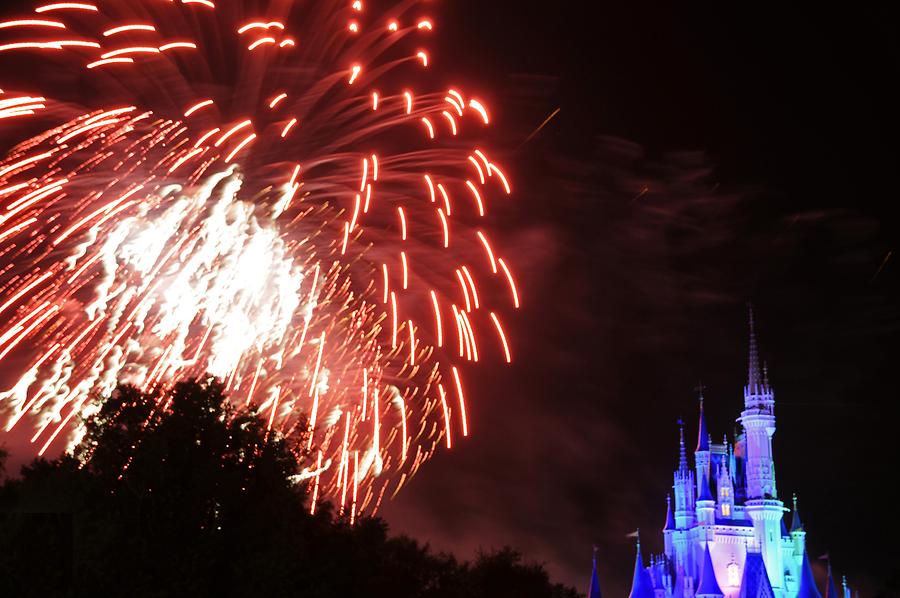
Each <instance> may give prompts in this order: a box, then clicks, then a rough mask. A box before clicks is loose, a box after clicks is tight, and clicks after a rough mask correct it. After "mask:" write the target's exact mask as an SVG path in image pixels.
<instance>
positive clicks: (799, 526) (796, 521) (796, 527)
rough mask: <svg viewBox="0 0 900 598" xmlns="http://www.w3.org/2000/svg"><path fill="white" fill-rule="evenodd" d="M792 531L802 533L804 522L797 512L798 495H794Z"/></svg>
mask: <svg viewBox="0 0 900 598" xmlns="http://www.w3.org/2000/svg"><path fill="white" fill-rule="evenodd" d="M791 531H792V532H802V531H803V521H801V520H800V511H799V510H797V495H796V494H795V495H794V512H793V514H792V515H791Z"/></svg>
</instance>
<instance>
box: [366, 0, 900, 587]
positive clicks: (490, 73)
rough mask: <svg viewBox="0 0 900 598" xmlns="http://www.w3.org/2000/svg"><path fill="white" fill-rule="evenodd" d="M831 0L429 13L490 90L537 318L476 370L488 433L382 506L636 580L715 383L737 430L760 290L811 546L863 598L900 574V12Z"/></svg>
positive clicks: (765, 345)
mask: <svg viewBox="0 0 900 598" xmlns="http://www.w3.org/2000/svg"><path fill="white" fill-rule="evenodd" d="M826 4H827V3H818V4H817V5H814V6H810V7H808V8H804V7H799V6H794V5H792V3H774V2H772V3H752V4H747V3H744V4H735V3H714V2H687V3H674V4H671V5H670V4H668V3H660V5H659V6H657V5H654V4H653V3H650V2H646V1H643V0H634V1H631V2H621V1H619V2H614V1H603V0H601V1H599V2H592V3H531V2H511V1H510V0H495V1H492V2H485V1H483V0H482V1H476V0H452V1H449V0H448V1H443V2H434V3H433V7H434V13H435V20H436V22H437V23H438V24H439V27H438V28H437V29H436V31H435V35H436V37H437V40H438V46H439V47H437V48H435V49H434V57H435V60H436V61H437V65H438V66H439V68H440V69H441V70H440V72H441V73H442V74H443V75H445V77H446V78H447V82H448V83H451V84H452V83H454V82H459V83H464V84H465V86H466V88H467V89H471V90H473V93H474V94H475V95H478V96H479V97H484V98H485V99H487V100H488V102H489V104H490V105H491V106H492V107H493V108H494V110H493V115H494V117H495V120H496V122H497V125H498V126H499V134H498V135H497V136H496V137H495V138H494V139H492V140H491V141H490V147H491V148H492V150H493V153H494V154H498V155H503V159H502V163H503V164H504V165H505V166H506V167H507V171H508V172H509V173H510V174H511V176H512V180H513V182H514V188H515V200H514V202H511V203H510V204H509V205H508V207H506V208H505V211H502V214H500V215H499V217H498V218H497V220H496V221H495V222H494V223H492V225H491V228H492V230H495V231H496V232H495V235H494V237H493V238H494V239H495V241H496V242H497V243H499V244H501V245H502V246H503V247H505V248H507V253H509V254H511V255H516V256H518V257H517V259H516V260H515V264H516V267H517V272H518V276H519V280H520V291H521V294H522V296H523V309H522V310H521V312H520V313H519V314H518V318H508V319H507V326H508V328H509V329H511V330H512V331H513V333H514V334H513V335H512V336H513V337H514V345H513V351H514V363H513V366H512V367H509V368H504V367H501V366H500V364H499V363H498V362H491V361H490V360H488V362H487V363H485V364H484V367H481V368H473V369H472V370H471V372H469V373H468V374H467V380H468V384H467V385H468V387H469V393H468V394H469V395H470V404H469V411H470V413H469V417H470V432H471V434H470V438H469V439H467V440H465V441H462V442H458V443H456V446H455V447H454V449H453V450H452V451H443V452H442V451H439V452H438V453H437V454H436V456H435V457H434V458H433V459H432V461H431V462H430V463H429V464H428V465H427V466H426V467H424V468H423V469H422V470H421V472H420V473H419V474H418V475H417V477H416V478H415V479H414V480H413V482H412V483H411V484H408V485H407V487H406V489H405V490H404V492H403V493H401V494H400V496H399V497H398V498H397V499H395V500H394V501H392V502H390V503H388V504H387V505H386V506H385V507H384V509H383V513H382V514H383V515H384V516H385V517H386V518H387V520H388V521H389V522H390V524H391V526H392V528H393V529H394V530H395V531H398V532H406V533H409V534H411V535H412V536H414V537H416V538H418V539H420V540H422V541H427V542H429V543H431V545H432V546H433V547H435V548H437V549H441V550H450V551H453V552H455V553H456V554H457V555H458V556H460V557H463V558H466V557H469V556H471V555H472V554H473V553H474V551H476V550H477V549H478V548H479V547H482V548H485V549H487V548H491V547H499V546H502V545H505V544H509V545H512V546H514V547H517V548H519V549H520V550H522V552H523V553H524V554H525V555H526V557H527V558H529V559H534V560H537V561H540V562H544V563H546V565H547V566H548V568H549V570H550V571H551V573H552V575H553V576H554V577H555V578H557V579H558V580H560V581H563V582H565V583H568V584H572V585H575V586H576V587H577V588H578V589H579V590H580V591H582V592H586V591H587V583H588V579H589V574H590V564H591V563H590V559H591V546H592V544H593V545H596V546H597V547H598V566H599V568H600V580H601V585H602V587H603V590H604V593H605V595H607V596H610V597H613V596H624V595H627V591H628V587H629V584H630V578H631V572H632V569H631V568H632V564H633V558H634V544H633V542H634V541H633V540H632V539H629V538H626V535H627V534H628V533H629V532H632V531H634V530H635V529H636V528H641V530H642V541H643V545H644V547H645V558H646V555H647V550H652V551H654V552H661V550H662V533H661V531H660V530H661V528H662V525H663V523H664V520H665V504H666V503H665V496H666V493H667V492H668V491H669V489H670V487H671V483H672V477H671V476H672V470H673V469H674V467H675V464H676V459H677V441H678V428H677V425H676V421H677V420H678V418H679V417H683V418H684V420H685V421H686V424H687V428H686V434H687V436H688V441H689V443H690V444H691V448H692V447H693V444H694V443H695V442H696V433H697V398H696V392H695V390H694V389H695V387H697V385H698V382H699V381H701V380H702V383H703V385H704V386H705V387H706V391H705V395H706V409H707V417H708V421H709V425H710V431H711V433H712V435H713V439H714V440H715V441H716V442H718V441H720V440H721V438H722V436H723V434H728V435H729V437H732V435H733V432H734V427H735V418H736V417H737V416H738V414H739V412H740V409H741V407H742V404H743V403H742V401H743V398H742V394H741V391H742V385H743V384H744V382H745V381H746V370H747V308H746V304H747V302H748V301H752V302H753V304H754V306H755V311H756V316H757V324H758V326H757V330H758V334H759V339H760V345H761V353H762V357H763V358H764V359H765V360H766V361H767V363H768V365H769V373H770V378H771V381H772V385H773V386H774V389H775V393H776V416H777V418H778V431H777V433H776V435H775V440H774V443H775V452H776V467H777V475H778V489H779V493H780V495H781V498H782V499H784V500H786V502H787V501H789V497H790V495H791V494H792V493H794V492H796V493H797V494H798V495H799V496H800V503H801V504H800V508H801V513H802V515H803V520H804V523H805V524H806V529H807V531H808V536H807V542H808V546H809V550H810V553H811V555H812V556H813V557H815V556H817V555H819V554H822V553H825V552H826V551H827V552H829V553H830V555H831V557H832V563H833V567H834V569H835V570H836V572H837V573H846V574H847V576H848V580H849V582H850V584H851V586H853V587H854V588H858V589H859V590H860V595H861V596H864V597H865V596H869V595H871V594H873V593H874V592H875V591H876V590H877V589H878V587H879V585H880V584H881V583H882V582H884V581H886V580H887V579H888V578H889V577H891V576H896V575H897V574H898V573H897V572H898V570H900V564H898V563H900V544H898V542H897V541H896V538H898V537H900V523H898V519H900V518H898V517H897V514H896V508H895V503H896V499H895V497H894V496H893V494H889V493H888V492H887V487H888V486H890V485H892V484H891V481H892V480H891V478H892V477H894V476H895V471H896V457H897V454H898V451H897V449H896V446H895V438H894V437H893V434H894V433H895V430H896V427H897V423H896V422H897V421H898V416H900V408H898V398H900V382H898V380H900V376H898V375H897V373H896V367H897V364H898V363H900V344H898V340H900V301H898V299H900V284H898V282H900V268H898V258H900V256H898V255H897V251H898V247H897V245H896V239H898V238H900V220H898V219H897V218H896V212H897V210H896V208H895V206H896V204H897V201H898V197H897V196H898V192H897V182H896V173H897V171H898V169H897V166H898V164H900V151H898V142H900V135H898V132H900V118H898V106H900V97H898V94H897V92H896V91H895V90H894V87H896V84H895V80H896V79H897V77H898V74H900V36H898V27H900V9H897V8H893V9H887V8H871V7H870V8H862V7H858V6H851V5H847V4H844V5H840V6H839V7H836V8H833V9H832V8H828V6H827V5H826ZM557 108H559V113H558V114H557V115H556V117H555V118H553V119H551V120H550V122H549V123H548V124H547V125H546V126H545V127H544V128H543V129H542V130H540V131H539V132H538V133H537V134H535V135H533V136H531V138H530V139H529V137H530V135H531V134H532V133H533V132H534V131H535V129H536V128H537V127H538V125H539V124H540V123H541V122H542V121H543V120H544V119H545V118H547V117H548V116H549V115H550V114H551V113H553V111H554V110H556V109H557ZM492 155H493V154H492ZM499 211H500V210H498V212H499ZM890 540H893V541H890ZM815 566H817V567H818V569H819V571H818V572H819V573H821V564H820V563H817V564H816V565H815Z"/></svg>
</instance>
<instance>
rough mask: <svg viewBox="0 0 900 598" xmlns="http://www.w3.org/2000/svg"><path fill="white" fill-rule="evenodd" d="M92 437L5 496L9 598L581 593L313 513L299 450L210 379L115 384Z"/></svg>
mask: <svg viewBox="0 0 900 598" xmlns="http://www.w3.org/2000/svg"><path fill="white" fill-rule="evenodd" d="M85 428H86V432H85V435H84V437H83V438H82V439H81V441H80V443H79V444H78V445H77V447H76V449H75V451H74V454H72V455H66V456H63V457H61V458H59V459H57V460H54V461H47V460H43V459H40V460H36V461H34V462H33V463H32V464H31V465H29V466H27V467H23V468H22V472H21V476H20V477H19V478H17V479H7V480H6V482H5V483H4V484H3V486H2V487H0V510H2V514H0V595H3V596H6V595H16V596H20V595H33V596H117V595H128V596H213V595H215V596H258V595H269V596H303V597H304V598H306V597H309V598H331V597H341V598H350V597H355V596H360V597H363V596H365V597H371V596H390V597H392V598H420V597H421V598H426V597H428V598H456V597H471V598H482V597H484V598H488V597H491V598H506V597H510V598H512V597H516V598H569V597H575V596H576V595H577V594H576V593H575V592H574V590H571V589H568V588H564V587H563V586H560V585H555V584H552V583H551V582H550V581H549V579H548V576H547V573H546V571H544V569H543V568H542V567H541V566H539V565H533V564H524V563H523V562H522V558H521V555H520V554H518V553H516V552H514V551H512V550H509V549H504V550H501V551H498V552H494V553H486V554H481V555H479V556H478V557H477V558H476V560H475V561H474V562H473V563H471V564H469V563H460V562H457V561H456V560H455V559H454V558H453V557H452V556H450V555H446V554H434V553H433V552H431V551H430V550H429V549H428V548H427V547H426V546H422V545H420V544H419V543H417V542H416V541H414V540H412V539H410V538H407V537H390V536H389V535H388V530H387V526H386V525H385V523H384V522H383V521H381V520H380V519H377V518H362V519H360V520H358V521H357V522H356V525H354V526H352V527H351V526H350V525H348V524H347V522H346V520H345V519H344V518H338V517H335V516H334V515H333V513H332V509H331V507H330V505H328V504H323V505H321V508H319V509H317V512H316V514H315V515H310V514H309V509H308V505H306V504H305V501H306V496H307V492H306V488H305V487H304V486H303V485H302V484H298V483H296V482H295V481H294V480H295V479H296V478H295V477H294V476H296V475H297V474H298V473H299V472H300V470H301V467H302V463H303V461H304V457H305V455H304V453H303V451H302V450H301V448H300V447H302V446H303V445H304V444H305V443H304V442H302V440H303V439H302V438H284V437H281V436H278V435H275V434H270V433H268V431H267V430H266V423H265V421H264V420H263V419H261V418H259V417H257V416H256V415H255V414H254V413H252V412H251V413H246V412H240V413H236V412H235V411H234V409H233V408H232V406H231V405H230V403H229V402H228V400H227V398H226V396H225V393H224V388H223V386H222V384H221V383H220V382H218V381H216V380H214V379H207V380H201V381H198V380H191V381H186V382H181V383H179V384H176V385H175V387H174V388H173V389H172V390H170V391H168V392H165V393H141V392H139V391H138V390H137V389H135V388H133V387H128V386H123V387H120V388H118V389H117V390H116V391H115V393H113V395H112V396H111V397H110V398H108V399H107V400H106V401H104V402H103V403H102V407H101V408H100V410H99V412H98V413H96V414H95V415H94V416H93V417H91V418H90V419H89V420H88V421H86V422H85ZM301 429H302V426H301ZM4 462H5V455H4V454H3V453H2V452H0V468H2V465H3V464H4Z"/></svg>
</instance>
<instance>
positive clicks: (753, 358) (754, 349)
mask: <svg viewBox="0 0 900 598" xmlns="http://www.w3.org/2000/svg"><path fill="white" fill-rule="evenodd" d="M747 312H748V321H749V325H750V352H749V363H748V367H747V386H748V388H749V389H750V392H757V390H756V389H757V388H759V386H760V382H762V378H761V377H760V372H759V346H758V344H757V342H756V326H755V323H754V321H753V304H752V303H748V304H747Z"/></svg>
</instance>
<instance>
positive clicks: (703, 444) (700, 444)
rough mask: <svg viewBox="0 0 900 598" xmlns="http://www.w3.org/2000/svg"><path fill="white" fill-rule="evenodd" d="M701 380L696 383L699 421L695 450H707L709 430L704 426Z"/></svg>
mask: <svg viewBox="0 0 900 598" xmlns="http://www.w3.org/2000/svg"><path fill="white" fill-rule="evenodd" d="M704 388H705V387H704V386H703V382H701V383H700V384H698V385H697V388H696V389H695V390H696V391H697V394H698V396H697V400H698V401H700V423H699V425H698V426H697V452H700V451H709V431H708V430H707V428H706V416H705V415H704V414H703V390H704Z"/></svg>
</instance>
